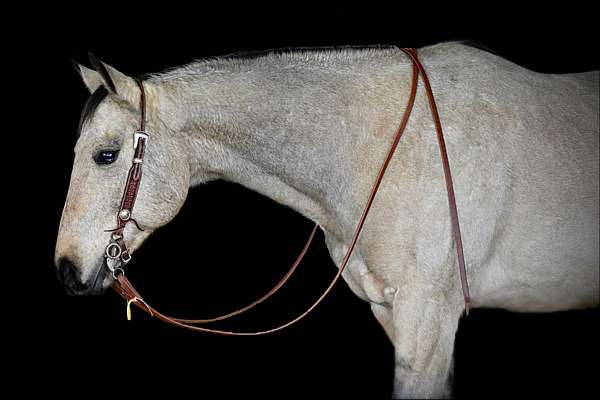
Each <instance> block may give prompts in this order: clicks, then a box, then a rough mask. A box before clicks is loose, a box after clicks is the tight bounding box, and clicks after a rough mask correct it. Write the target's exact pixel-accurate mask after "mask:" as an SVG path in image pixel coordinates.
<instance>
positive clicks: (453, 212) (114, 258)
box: [105, 48, 470, 336]
mask: <svg viewBox="0 0 600 400" xmlns="http://www.w3.org/2000/svg"><path fill="white" fill-rule="evenodd" d="M401 50H402V51H403V52H404V53H405V54H406V55H407V56H408V57H410V59H411V61H412V83H411V89H410V96H409V99H408V103H407V106H406V109H405V110H404V114H403V116H402V120H401V122H400V126H399V127H398V130H397V131H396V134H395V136H394V139H393V141H392V144H391V145H390V148H389V150H388V152H387V155H386V157H385V159H384V161H383V163H382V165H381V167H380V169H379V172H378V173H377V176H376V178H375V182H374V184H373V186H372V188H371V192H370V194H369V197H368V199H367V202H366V205H365V207H364V210H363V212H362V215H361V217H360V219H359V221H358V224H357V226H356V229H355V231H354V234H353V236H352V240H351V241H350V245H349V246H348V250H347V251H346V254H345V255H344V258H343V260H342V263H341V264H340V266H339V269H338V271H337V273H336V274H335V276H334V278H333V280H332V281H331V283H330V284H329V286H328V287H327V289H325V291H324V292H323V293H322V294H321V295H320V296H319V298H317V300H315V301H314V302H313V303H312V305H311V306H310V307H309V308H308V309H307V310H306V311H304V312H303V313H302V314H300V315H299V316H297V317H296V318H294V319H292V320H290V321H288V322H286V323H284V324H282V325H279V326H277V327H275V328H271V329H267V330H263V331H256V332H234V331H224V330H218V329H210V328H205V327H201V326H196V325H199V324H205V323H209V322H214V321H220V320H224V319H227V318H231V317H233V316H235V315H238V314H241V313H243V312H245V311H248V310H249V309H251V308H253V307H255V306H256V305H258V304H260V303H262V302H263V301H265V300H266V299H268V298H269V297H271V296H272V295H273V294H274V293H275V292H277V291H278V290H279V289H280V288H281V287H282V286H283V285H284V284H285V282H286V281H287V280H288V279H289V277H290V276H291V275H292V274H293V273H294V271H295V270H296V268H297V267H298V265H299V264H300V261H301V260H302V259H303V257H304V255H305V254H306V251H307V250H308V248H309V246H310V244H311V242H312V240H313V238H314V236H315V233H316V230H317V227H318V225H317V224H315V226H314V227H313V229H312V232H311V234H310V236H309V238H308V241H307V242H306V244H305V246H304V248H303V249H302V251H301V252H300V254H299V255H298V257H297V259H296V261H295V262H294V263H293V265H292V267H291V268H290V269H289V271H288V272H287V273H286V274H285V276H284V277H283V278H282V279H281V280H280V281H279V282H278V283H277V285H275V286H274V287H273V288H272V289H271V290H270V291H269V292H267V293H266V294H265V295H264V296H262V297H260V298H259V299H257V300H255V301H254V302H252V303H250V304H248V305H247V306H245V307H242V308H240V309H238V310H236V311H233V312H230V313H228V314H225V315H221V316H218V317H215V318H210V319H197V320H192V319H182V318H175V317H171V316H167V315H165V314H162V313H160V312H159V311H157V310H156V309H155V308H153V307H152V306H150V305H149V304H148V303H147V302H146V301H145V300H144V299H143V297H142V296H141V295H140V294H139V292H138V291H137V290H136V289H135V288H134V287H133V285H132V284H131V282H130V281H129V280H128V279H127V278H126V277H125V273H124V270H123V266H124V265H125V264H127V263H128V262H129V261H130V260H131V255H130V254H129V250H128V249H127V247H126V245H125V242H124V240H123V231H124V229H125V226H126V225H127V224H128V223H129V222H131V221H133V222H134V223H135V224H136V226H137V223H136V222H135V220H134V219H133V218H132V212H133V207H134V205H135V199H136V195H137V192H138V189H139V185H140V180H141V178H142V165H143V162H144V152H145V149H146V145H147V143H148V138H149V136H148V133H147V132H146V129H145V126H146V122H145V120H146V99H145V93H144V85H143V83H142V82H141V81H139V80H138V81H137V84H138V86H139V88H140V92H141V95H140V111H141V122H140V127H139V129H138V130H137V131H136V132H135V134H134V156H133V163H132V166H131V168H130V170H129V174H128V175H127V182H126V184H125V190H124V191H123V196H122V199H121V205H120V207H119V211H118V213H117V228H115V229H112V230H111V231H110V232H112V233H111V241H110V243H109V244H108V246H107V247H106V252H105V253H106V259H107V265H108V269H109V270H110V271H111V272H112V274H113V277H114V279H115V282H114V284H113V288H114V289H115V291H116V292H117V293H118V294H120V295H121V296H122V297H123V298H124V299H125V300H126V301H127V317H128V319H131V309H130V306H131V304H134V305H136V306H137V307H138V308H140V309H142V310H144V311H146V312H148V313H149V314H150V315H151V316H154V317H156V318H158V319H160V320H162V321H164V322H167V323H169V324H172V325H175V326H179V327H183V328H186V329H190V330H193V331H196V332H206V333H214V334H219V335H235V336H256V335H264V334H267V333H273V332H277V331H280V330H282V329H284V328H287V327H288V326H291V325H293V324H295V323H296V322H298V321H300V320H301V319H302V318H304V317H305V316H307V315H308V314H309V313H310V312H311V311H312V310H313V309H314V308H315V307H316V306H317V305H318V304H319V303H320V302H321V301H322V300H323V299H324V298H325V297H326V296H327V295H328V294H329V293H330V292H331V289H332V288H333V287H334V285H335V284H336V283H337V281H338V280H339V278H340V276H341V275H342V273H343V272H344V269H345V268H346V266H347V264H348V261H349V260H350V256H351V255H352V251H353V250H354V247H355V246H356V243H357V241H358V238H359V235H360V232H361V230H362V228H363V225H364V223H365V220H366V218H367V215H368V214H369V210H370V209H371V206H372V204H373V200H374V199H375V195H376V194H377V190H378V189H379V185H380V184H381V181H382V179H383V176H384V174H385V171H386V170H387V167H388V165H389V163H390V160H391V159H392V156H393V155H394V152H395V150H396V147H397V146H398V143H399V141H400V138H401V137H402V134H403V133H404V130H405V129H406V125H407V123H408V120H409V118H410V115H411V112H412V109H413V105H414V102H415V97H416V93H417V86H418V79H419V73H420V74H421V75H422V81H423V85H424V86H425V91H426V93H427V99H428V101H429V108H430V111H431V115H432V118H433V121H434V124H435V130H436V134H437V139H438V145H439V149H440V155H441V159H442V167H443V170H444V178H445V182H446V191H447V194H448V204H449V208H450V219H451V222H452V232H453V237H454V241H455V247H456V254H457V259H458V267H459V273H460V281H461V286H462V292H463V297H464V304H465V311H466V313H467V315H468V313H469V309H470V295H469V285H468V282H467V273H466V269H465V261H464V254H463V246H462V238H461V233H460V225H459V221H458V211H457V207H456V198H455V195H454V187H453V183H452V175H451V172H450V163H449V161H448V155H447V152H446V144H445V141H444V134H443V131H442V124H441V121H440V117H439V113H438V110H437V106H436V103H435V99H434V96H433V92H432V90H431V85H430V83H429V78H428V76H427V73H426V72H425V68H424V67H423V65H422V64H421V62H420V60H419V58H418V56H417V52H416V50H415V49H413V48H402V49H401ZM138 228H139V226H138ZM139 229H140V228H139Z"/></svg>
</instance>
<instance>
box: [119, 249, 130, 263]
mask: <svg viewBox="0 0 600 400" xmlns="http://www.w3.org/2000/svg"><path fill="white" fill-rule="evenodd" d="M121 261H123V263H124V264H127V263H128V262H129V261H131V255H130V254H129V250H124V251H123V252H122V253H121Z"/></svg>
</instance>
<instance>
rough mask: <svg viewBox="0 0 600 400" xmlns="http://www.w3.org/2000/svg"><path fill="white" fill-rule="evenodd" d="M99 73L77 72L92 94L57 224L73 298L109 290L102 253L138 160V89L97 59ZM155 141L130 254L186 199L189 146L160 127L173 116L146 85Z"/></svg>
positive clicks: (63, 271) (128, 237)
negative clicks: (135, 151)
mask: <svg viewBox="0 0 600 400" xmlns="http://www.w3.org/2000/svg"><path fill="white" fill-rule="evenodd" d="M92 63H93V64H94V66H95V68H96V70H92V69H89V68H86V67H83V66H80V65H76V66H77V68H78V70H79V72H80V75H81V77H82V78H83V81H84V83H85V85H86V86H87V88H88V89H89V91H90V92H91V93H92V95H91V97H90V99H89V100H88V102H87V103H86V105H85V107H84V110H83V113H82V116H81V121H80V124H79V125H80V126H79V131H80V135H79V138H78V140H77V143H76V145H75V160H74V163H73V171H72V173H71V182H70V186H69V192H68V194H67V199H66V202H65V206H64V209H63V213H62V218H61V221H60V228H59V232H58V239H57V243H56V253H55V264H56V267H57V269H58V271H57V272H58V276H59V279H60V280H61V281H62V282H63V284H64V285H65V287H66V289H67V291H68V292H69V293H72V294H98V293H101V292H103V291H104V290H105V289H106V288H107V287H109V286H110V284H111V279H112V276H111V275H110V274H108V273H107V268H106V265H105V263H106V261H105V258H104V250H105V247H106V245H107V244H108V241H109V239H110V233H106V232H105V230H108V229H111V228H114V227H115V225H116V213H117V211H118V209H119V204H120V201H121V196H122V193H123V188H124V185H125V181H126V178H127V174H128V171H129V168H130V166H131V162H132V158H133V133H134V132H135V130H136V129H137V127H138V126H139V121H140V109H139V104H140V103H139V101H140V100H139V99H140V89H139V87H138V86H137V84H136V82H135V80H134V79H133V78H131V77H129V76H126V75H124V74H122V73H121V72H119V71H117V70H116V69H114V68H112V67H110V66H108V65H106V64H103V63H101V62H99V61H97V60H96V59H94V58H93V57H92ZM144 88H145V92H146V98H147V117H146V118H147V127H148V128H147V129H148V132H149V134H150V139H149V142H148V146H147V151H146V156H145V159H144V170H143V178H142V182H141V186H140V188H139V192H138V195H137V201H136V204H135V208H134V210H133V218H135V220H136V221H137V222H138V224H139V225H140V227H141V228H142V229H143V231H140V230H138V229H137V228H136V227H135V224H133V223H130V224H128V225H127V226H126V228H125V231H124V240H125V243H126V245H127V247H128V248H129V249H130V250H131V251H135V249H137V248H139V246H140V245H141V243H142V242H143V241H144V240H145V239H146V238H147V237H148V236H149V235H150V234H151V233H152V232H153V231H154V230H155V229H156V228H158V227H160V226H162V225H164V224H166V223H167V222H169V221H170V220H171V219H172V218H173V217H174V216H175V215H176V214H177V212H178V211H179V209H180V208H181V206H182V205H183V202H184V200H185V198H186V196H187V191H188V187H189V180H190V173H189V165H188V160H187V156H186V154H187V153H186V151H184V149H183V148H182V146H185V144H184V141H183V140H181V139H180V135H178V133H177V132H176V131H171V130H169V128H168V127H167V126H165V124H162V123H161V122H160V121H161V120H162V118H161V115H163V113H169V112H173V109H174V106H173V104H171V103H169V102H170V100H169V97H168V96H164V95H161V93H162V90H163V89H162V88H160V87H159V86H158V85H156V84H153V83H151V82H144Z"/></svg>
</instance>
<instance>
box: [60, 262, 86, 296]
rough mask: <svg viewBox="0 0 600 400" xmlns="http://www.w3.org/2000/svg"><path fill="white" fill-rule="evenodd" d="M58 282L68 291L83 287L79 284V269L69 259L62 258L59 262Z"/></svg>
mask: <svg viewBox="0 0 600 400" xmlns="http://www.w3.org/2000/svg"><path fill="white" fill-rule="evenodd" d="M57 275H58V280H59V281H60V282H61V283H62V284H63V285H64V287H65V288H66V289H67V290H68V291H73V290H74V289H76V288H77V287H79V286H81V283H80V282H79V278H78V273H77V269H76V268H75V265H74V264H73V263H72V262H71V261H70V260H69V259H68V258H61V259H60V260H59V262H58V270H57Z"/></svg>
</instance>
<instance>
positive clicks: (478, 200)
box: [54, 42, 600, 398]
mask: <svg viewBox="0 0 600 400" xmlns="http://www.w3.org/2000/svg"><path fill="white" fill-rule="evenodd" d="M418 54H419V58H420V59H421V62H422V63H423V64H424V65H425V68H426V70H427V72H428V74H429V77H430V81H431V86H432V89H433V92H434V94H435V97H436V99H437V103H438V105H439V113H440V118H441V122H442V124H443V126H444V130H445V132H446V145H447V149H448V155H449V159H450V163H451V165H452V171H453V175H454V186H455V190H456V203H457V207H458V211H459V214H460V217H461V228H462V236H463V244H464V253H465V256H466V269H467V273H468V277H469V284H470V294H471V306H472V307H485V308H502V309H506V310H510V311H514V312H555V311H562V310H572V309H582V308H589V307H595V306H597V305H598V304H599V274H600V271H599V251H598V241H599V233H598V217H599V210H598V202H599V183H598V169H599V154H598V138H599V133H598V132H599V128H598V126H599V123H598V122H599V121H598V119H599V117H598V108H599V96H598V92H599V73H598V71H592V72H585V73H574V74H560V75H559V74H541V73H537V72H534V71H530V70H528V69H526V68H523V67H521V66H519V65H517V64H514V63H512V62H510V61H508V60H505V59H503V58H502V57H500V56H497V55H494V54H492V53H490V52H487V51H484V50H482V49H478V48H475V47H472V46H469V45H466V44H464V43H460V42H445V43H440V44H436V45H432V46H427V47H424V48H420V49H419V50H418ZM93 64H94V67H95V69H91V68H87V67H85V66H83V65H80V64H76V67H77V69H78V71H79V73H80V76H81V78H82V80H83V83H84V84H85V86H86V87H87V89H88V90H89V91H90V93H91V96H90V98H89V99H88V101H87V103H86V105H85V106H84V109H83V112H82V115H81V120H80V123H79V128H78V135H79V137H78V139H77V143H76V145H75V159H74V163H73V170H72V175H71V180H70V186H69V191H68V194H67V197H66V201H65V205H64V209H63V213H62V217H61V221H60V227H59V231H58V237H57V243H56V251H55V260H54V261H55V265H56V267H57V272H58V276H59V279H60V280H61V281H62V283H63V284H64V286H65V287H66V289H67V290H68V291H69V292H70V293H72V294H78V295H87V294H98V293H102V292H103V291H104V290H106V289H107V288H108V287H110V286H111V285H112V284H113V279H114V277H113V276H112V275H111V274H110V273H108V272H107V271H108V270H107V268H106V258H105V257H104V252H105V246H106V240H107V238H106V237H104V236H102V235H99V232H102V231H104V230H106V229H107V228H111V227H112V225H114V220H115V210H118V208H119V203H120V200H121V198H120V196H121V191H120V189H119V188H122V187H123V185H124V184H125V181H126V178H127V171H128V169H129V166H130V164H131V159H132V156H133V151H134V150H133V143H132V142H133V137H132V135H130V134H129V133H130V132H132V131H133V130H134V129H135V127H136V126H137V125H138V121H139V118H140V103H139V98H140V94H141V93H140V87H139V86H138V85H137V84H136V81H135V79H134V78H133V77H130V76H128V75H126V74H124V73H122V72H120V71H118V70H117V69H115V68H114V67H112V66H110V65H108V64H105V63H102V62H99V61H98V62H95V63H93ZM411 68H412V63H411V60H410V59H409V58H408V57H407V56H406V54H404V53H403V52H402V51H400V49H399V48H397V47H394V46H372V47H341V48H314V49H310V48H307V49H285V50H273V51H266V52H262V53H257V54H252V55H228V56H222V57H215V58H210V59H204V60H198V61H195V62H192V63H190V64H187V65H184V66H180V67H176V68H172V69H170V70H167V71H164V72H161V73H155V74H150V75H148V76H146V77H145V79H144V81H143V85H144V88H145V92H146V93H145V96H146V103H147V126H148V129H149V130H150V131H151V132H152V136H151V145H150V146H148V148H147V152H146V159H145V160H144V165H145V169H144V178H143V182H142V184H141V186H140V188H139V193H138V195H137V203H136V209H135V211H134V214H135V221H136V223H137V224H138V225H139V227H140V228H142V229H143V230H138V229H136V227H135V226H133V224H129V225H127V226H126V228H125V232H124V237H125V240H126V245H127V248H129V249H130V251H132V252H134V251H135V250H136V249H139V247H140V246H141V245H142V243H143V242H144V241H145V240H146V238H148V236H149V235H151V234H152V232H154V231H155V230H156V229H158V228H159V227H161V226H163V225H165V224H167V223H169V221H171V220H172V219H173V218H174V217H175V216H176V215H177V213H178V211H179V210H180V208H181V207H182V205H183V204H184V202H185V199H186V196H187V193H188V190H189V188H190V187H193V186H197V185H200V184H203V183H205V182H208V181H212V180H217V179H222V180H227V181H230V182H234V183H237V184H240V185H243V186H245V187H247V188H250V189H251V190H254V191H257V192H259V193H261V194H263V195H266V196H268V197H269V198H271V199H273V200H275V201H276V202H278V203H281V204H283V205H286V206H288V207H290V208H292V209H293V210H295V211H297V212H299V213H300V214H302V215H304V216H305V217H307V218H308V219H310V220H312V221H314V222H316V223H317V224H318V225H319V227H320V228H321V230H322V231H323V232H324V237H325V242H326V245H327V249H328V251H329V253H330V255H331V257H332V259H333V261H334V262H336V264H337V265H339V263H340V261H341V258H342V257H343V256H344V253H345V252H346V250H347V247H348V242H349V240H350V238H351V236H352V233H353V230H354V227H355V225H356V221H357V220H358V219H359V217H360V213H361V211H362V207H363V205H364V202H365V200H366V196H367V195H368V193H369V189H370V186H371V184H372V182H373V179H374V176H375V174H376V172H377V168H378V167H379V165H380V163H381V160H382V159H383V157H384V156H385V153H386V149H387V148H388V146H389V143H390V141H391V140H392V138H393V134H394V132H395V131H396V129H397V128H398V125H399V122H400V119H401V117H402V115H403V112H404V110H405V107H406V101H407V98H408V96H409V92H410V89H411ZM433 132H434V125H433V121H432V118H431V114H430V109H429V103H428V102H427V98H426V95H425V91H424V89H423V86H422V83H420V84H419V87H418V90H417V97H416V99H415V103H414V109H413V112H412V115H411V117H410V120H409V122H408V125H407V127H406V133H405V134H404V136H403V137H402V139H401V141H400V145H399V147H398V149H397V150H396V152H395V154H394V158H393V160H392V162H391V164H390V166H389V169H388V172H387V174H386V176H385V177H384V179H383V181H382V184H381V187H380V189H379V193H378V197H376V199H375V201H374V203H373V206H372V210H371V213H370V215H369V218H368V219H367V221H366V224H365V226H364V230H363V232H362V234H361V236H360V238H359V241H358V243H357V245H356V249H355V252H354V254H353V255H352V258H351V259H350V262H349V264H348V267H347V268H346V269H345V270H344V271H343V274H342V277H343V279H344V280H345V282H346V283H347V285H348V286H349V287H350V289H351V290H352V291H353V292H354V293H355V294H356V295H357V296H358V297H360V298H361V299H363V300H364V301H366V302H368V303H369V304H370V307H371V309H372V312H373V314H374V315H375V317H376V319H377V320H378V322H379V323H380V324H381V326H382V327H383V329H384V330H385V332H386V334H387V336H388V337H389V339H390V341H391V342H392V343H393V345H394V349H395V373H394V377H395V378H394V396H396V397H400V398H410V397H446V396H449V395H451V390H452V369H453V349H454V338H455V333H456V330H457V327H458V321H459V319H460V318H461V316H462V315H463V313H464V304H463V297H462V293H461V291H460V281H459V279H458V269H457V268H456V265H457V256H456V253H455V243H454V241H453V233H452V224H451V220H450V214H449V210H448V203H447V201H448V200H447V198H446V188H445V185H444V174H443V172H442V168H441V160H440V157H439V150H438V148H437V146H438V144H437V141H436V138H435V134H433Z"/></svg>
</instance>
